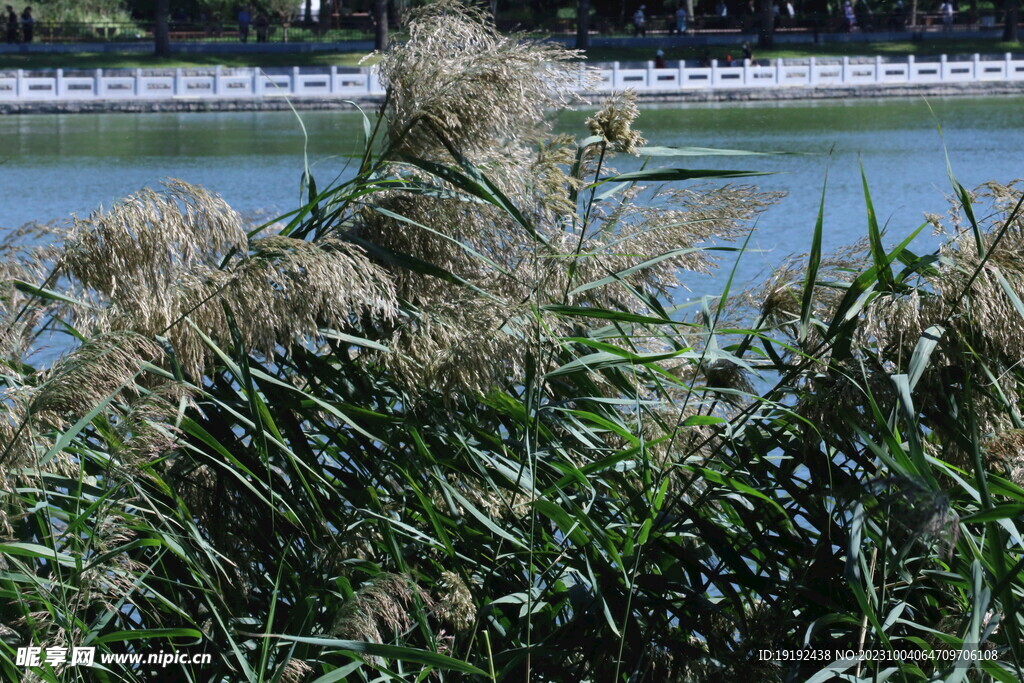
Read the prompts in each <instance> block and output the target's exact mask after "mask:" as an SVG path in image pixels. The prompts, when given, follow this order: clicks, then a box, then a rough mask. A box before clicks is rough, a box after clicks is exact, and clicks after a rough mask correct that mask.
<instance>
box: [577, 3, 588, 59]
mask: <svg viewBox="0 0 1024 683" xmlns="http://www.w3.org/2000/svg"><path fill="white" fill-rule="evenodd" d="M588 47H590V0H579V1H578V2H577V3H576V49H577V50H586V49H587V48H588Z"/></svg>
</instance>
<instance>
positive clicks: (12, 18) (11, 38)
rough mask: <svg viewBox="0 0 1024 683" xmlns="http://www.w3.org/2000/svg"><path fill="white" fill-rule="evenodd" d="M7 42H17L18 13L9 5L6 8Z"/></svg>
mask: <svg viewBox="0 0 1024 683" xmlns="http://www.w3.org/2000/svg"><path fill="white" fill-rule="evenodd" d="M7 42H8V43H16V42H18V13H17V12H15V11H14V8H13V7H11V6H10V5H8V6H7Z"/></svg>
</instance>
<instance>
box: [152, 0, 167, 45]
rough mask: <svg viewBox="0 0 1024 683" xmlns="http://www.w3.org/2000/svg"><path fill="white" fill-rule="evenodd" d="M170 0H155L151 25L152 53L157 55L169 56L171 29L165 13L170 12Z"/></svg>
mask: <svg viewBox="0 0 1024 683" xmlns="http://www.w3.org/2000/svg"><path fill="white" fill-rule="evenodd" d="M170 5H171V2H170V0H156V23H155V24H154V25H153V47H154V50H153V53H154V54H155V55H156V56H157V57H170V56H171V29H170V27H169V26H168V24H167V15H168V14H170V13H171V7H170Z"/></svg>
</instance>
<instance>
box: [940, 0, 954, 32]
mask: <svg viewBox="0 0 1024 683" xmlns="http://www.w3.org/2000/svg"><path fill="white" fill-rule="evenodd" d="M939 15H940V16H942V30H943V31H952V30H953V3H952V2H950V0H946V1H945V2H943V3H942V4H941V5H939Z"/></svg>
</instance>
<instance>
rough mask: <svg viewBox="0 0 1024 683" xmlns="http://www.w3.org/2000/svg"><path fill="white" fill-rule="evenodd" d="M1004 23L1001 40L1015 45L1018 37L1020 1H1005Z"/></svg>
mask: <svg viewBox="0 0 1024 683" xmlns="http://www.w3.org/2000/svg"><path fill="white" fill-rule="evenodd" d="M1003 7H1004V8H1005V9H1006V21H1005V23H1004V24H1003V40H1004V41H1006V42H1011V43H1016V42H1017V41H1018V40H1019V39H1020V36H1019V34H1018V31H1019V29H1018V27H1017V25H1018V24H1019V23H1020V0H1005V3H1004V4H1003Z"/></svg>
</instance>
